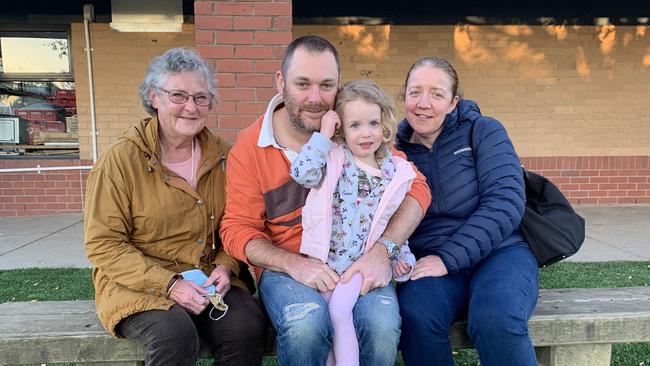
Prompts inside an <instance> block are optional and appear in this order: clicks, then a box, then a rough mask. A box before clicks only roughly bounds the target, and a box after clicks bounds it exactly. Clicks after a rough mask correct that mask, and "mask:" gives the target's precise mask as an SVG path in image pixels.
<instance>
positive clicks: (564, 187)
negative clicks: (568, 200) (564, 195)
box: [559, 184, 580, 192]
mask: <svg viewBox="0 0 650 366" xmlns="http://www.w3.org/2000/svg"><path fill="white" fill-rule="evenodd" d="M559 188H560V190H562V191H563V192H564V191H577V190H578V189H580V185H579V184H560V186H559Z"/></svg>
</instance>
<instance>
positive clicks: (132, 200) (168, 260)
mask: <svg viewBox="0 0 650 366" xmlns="http://www.w3.org/2000/svg"><path fill="white" fill-rule="evenodd" d="M140 96H141V98H142V103H143V105H144V107H145V110H146V111H147V112H148V113H149V114H151V116H152V117H151V118H147V119H145V120H142V121H141V122H139V123H138V124H136V125H135V126H133V127H130V128H129V129H127V130H126V131H125V132H124V134H123V135H122V136H120V137H119V139H118V140H117V141H116V143H115V144H114V145H113V146H111V147H110V148H109V149H108V150H107V151H106V152H105V153H104V154H103V156H102V157H101V158H100V159H99V161H98V162H97V163H96V164H95V166H94V168H93V170H92V172H91V173H90V176H89V177H88V187H87V193H86V207H85V225H84V234H85V247H86V254H87V255H88V258H89V259H90V262H91V263H92V264H93V282H94V285H95V302H96V305H97V313H98V315H99V318H100V320H101V322H102V324H103V325H104V326H105V327H106V329H107V330H108V331H109V332H110V333H111V334H113V335H115V336H118V337H119V336H123V337H126V338H133V339H137V340H139V341H140V342H142V343H143V344H145V345H146V346H147V347H148V352H147V355H146V364H147V365H194V364H195V362H196V360H197V357H198V351H199V338H200V339H203V340H204V341H206V342H207V344H209V346H210V347H211V348H212V349H213V351H214V354H215V362H214V364H215V365H258V364H260V363H261V359H262V356H263V330H264V322H265V320H264V316H263V314H262V312H261V311H260V308H259V307H258V305H257V303H256V302H255V301H254V300H253V298H252V297H251V295H250V293H249V290H248V289H247V286H246V285H245V284H244V282H242V279H246V278H250V274H249V273H248V272H247V268H245V267H243V266H241V263H240V262H238V261H237V260H235V259H233V258H232V257H230V256H228V255H227V254H226V253H225V252H224V251H223V248H222V245H221V240H220V239H219V237H218V232H217V230H218V226H219V223H220V220H221V217H222V215H223V211H224V203H225V196H224V187H225V170H224V168H225V159H226V154H227V153H228V149H229V146H228V144H227V143H226V142H225V141H224V140H222V139H221V138H219V137H216V136H214V135H213V134H212V133H211V132H210V131H209V130H208V128H207V127H205V124H206V121H207V119H208V111H209V110H211V109H212V108H214V107H215V105H216V97H215V96H216V86H215V81H214V77H213V74H212V72H211V71H210V69H209V68H208V66H207V65H206V63H205V61H203V60H202V59H201V58H200V57H199V56H198V55H197V54H196V53H195V52H193V51H191V50H188V49H182V48H174V49H170V50H168V51H167V52H165V53H164V54H163V55H161V56H158V57H156V58H154V59H153V61H152V62H151V64H150V65H149V68H148V70H147V72H146V74H145V78H144V81H143V82H142V85H141V86H140ZM190 269H200V270H201V271H202V272H203V274H204V275H205V276H209V277H208V278H207V280H205V281H203V280H204V279H205V278H204V279H203V280H199V282H198V283H195V282H192V281H190V280H188V279H184V278H183V277H182V276H181V273H182V272H184V271H187V270H190ZM199 273H200V272H199ZM231 284H232V285H233V286H232V287H231ZM209 285H215V286H216V292H217V293H219V294H221V296H222V297H223V300H224V301H225V303H226V304H227V306H228V309H227V312H226V313H223V312H222V311H219V310H217V309H213V305H212V304H210V301H209V300H208V299H207V298H206V295H208V294H207V293H208V291H207V290H206V287H207V286H209ZM219 317H220V318H219ZM214 319H219V320H218V321H217V320H214Z"/></svg>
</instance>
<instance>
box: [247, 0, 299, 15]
mask: <svg viewBox="0 0 650 366" xmlns="http://www.w3.org/2000/svg"><path fill="white" fill-rule="evenodd" d="M255 15H285V16H289V15H291V2H289V1H287V2H278V3H270V2H266V3H255Z"/></svg>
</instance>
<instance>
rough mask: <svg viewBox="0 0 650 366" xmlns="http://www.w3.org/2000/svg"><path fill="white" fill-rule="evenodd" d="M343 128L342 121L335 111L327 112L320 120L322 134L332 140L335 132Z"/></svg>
mask: <svg viewBox="0 0 650 366" xmlns="http://www.w3.org/2000/svg"><path fill="white" fill-rule="evenodd" d="M339 127H341V119H340V118H339V115H338V114H336V112H334V111H333V110H329V111H327V113H325V114H324V115H323V117H322V118H321V120H320V134H321V135H323V136H325V137H327V138H328V139H331V138H332V136H334V131H336V129H337V128H339Z"/></svg>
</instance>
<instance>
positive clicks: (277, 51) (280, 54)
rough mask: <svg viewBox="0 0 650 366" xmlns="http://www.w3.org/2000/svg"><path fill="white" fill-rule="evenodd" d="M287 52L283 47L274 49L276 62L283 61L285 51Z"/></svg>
mask: <svg viewBox="0 0 650 366" xmlns="http://www.w3.org/2000/svg"><path fill="white" fill-rule="evenodd" d="M286 50H287V47H286V46H282V47H273V58H274V59H276V60H281V59H282V57H284V51H286Z"/></svg>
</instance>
